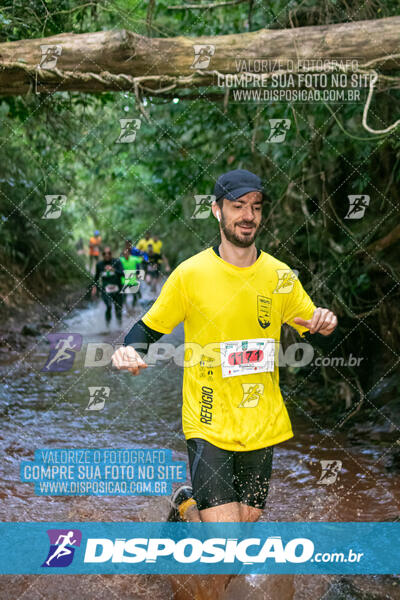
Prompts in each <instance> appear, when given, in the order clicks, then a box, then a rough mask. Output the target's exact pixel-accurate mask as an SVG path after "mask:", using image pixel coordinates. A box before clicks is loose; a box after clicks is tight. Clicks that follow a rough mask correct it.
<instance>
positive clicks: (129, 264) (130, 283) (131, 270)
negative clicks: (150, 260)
mask: <svg viewBox="0 0 400 600" xmlns="http://www.w3.org/2000/svg"><path fill="white" fill-rule="evenodd" d="M131 252H132V245H129V240H128V242H127V243H126V245H125V248H124V251H123V252H122V255H121V256H120V257H119V260H120V261H121V263H122V266H123V269H124V277H123V280H122V283H123V288H122V294H123V299H124V300H123V301H125V299H126V301H127V296H126V295H127V294H129V295H131V296H132V306H135V304H136V302H137V299H138V295H139V293H140V280H139V279H140V276H141V273H140V271H141V269H140V265H141V264H142V260H143V258H142V257H141V256H133V255H132V253H131ZM125 296H126V298H125Z"/></svg>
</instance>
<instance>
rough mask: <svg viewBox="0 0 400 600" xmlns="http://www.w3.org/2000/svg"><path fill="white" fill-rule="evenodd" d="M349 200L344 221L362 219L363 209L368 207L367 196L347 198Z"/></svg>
mask: <svg viewBox="0 0 400 600" xmlns="http://www.w3.org/2000/svg"><path fill="white" fill-rule="evenodd" d="M347 197H348V199H349V210H348V211H347V214H346V216H345V219H362V217H363V216H364V214H365V209H366V208H367V206H369V200H370V198H369V196H366V195H364V194H361V195H358V196H347Z"/></svg>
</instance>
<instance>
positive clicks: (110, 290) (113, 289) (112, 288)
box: [105, 283, 119, 294]
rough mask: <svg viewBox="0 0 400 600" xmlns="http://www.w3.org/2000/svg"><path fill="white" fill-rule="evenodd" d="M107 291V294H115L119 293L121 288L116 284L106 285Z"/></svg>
mask: <svg viewBox="0 0 400 600" xmlns="http://www.w3.org/2000/svg"><path fill="white" fill-rule="evenodd" d="M105 290H106V292H107V294H114V293H115V292H118V290H119V287H118V286H117V285H115V284H114V283H109V284H107V285H106V287H105Z"/></svg>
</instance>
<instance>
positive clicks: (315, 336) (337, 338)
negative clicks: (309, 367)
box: [304, 326, 342, 351]
mask: <svg viewBox="0 0 400 600" xmlns="http://www.w3.org/2000/svg"><path fill="white" fill-rule="evenodd" d="M341 338H342V335H341V334H340V332H339V327H338V326H337V327H336V329H335V330H334V331H333V332H332V333H331V334H330V335H322V333H318V332H317V333H310V332H309V331H306V332H305V334H304V339H306V340H307V342H310V344H311V345H312V346H315V347H317V348H320V349H321V350H323V351H329V350H333V349H334V348H335V347H336V346H339V345H340V342H341Z"/></svg>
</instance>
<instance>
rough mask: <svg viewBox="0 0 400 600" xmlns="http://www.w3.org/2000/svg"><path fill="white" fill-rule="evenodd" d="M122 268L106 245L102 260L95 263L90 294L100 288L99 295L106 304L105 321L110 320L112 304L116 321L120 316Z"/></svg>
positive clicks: (93, 293)
mask: <svg viewBox="0 0 400 600" xmlns="http://www.w3.org/2000/svg"><path fill="white" fill-rule="evenodd" d="M123 278H124V269H123V267H122V264H121V261H120V260H119V258H113V257H112V252H111V248H110V247H109V246H107V247H106V248H104V251H103V260H101V261H100V262H98V263H97V266H96V274H95V276H94V284H93V287H92V296H95V295H96V293H97V291H98V290H100V292H101V297H102V300H103V302H104V304H105V305H106V314H105V317H106V323H109V322H110V321H111V309H112V305H113V304H114V307H115V316H116V317H117V320H118V321H121V318H122V294H121V290H122V286H123V283H122V281H123Z"/></svg>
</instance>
